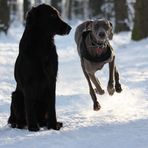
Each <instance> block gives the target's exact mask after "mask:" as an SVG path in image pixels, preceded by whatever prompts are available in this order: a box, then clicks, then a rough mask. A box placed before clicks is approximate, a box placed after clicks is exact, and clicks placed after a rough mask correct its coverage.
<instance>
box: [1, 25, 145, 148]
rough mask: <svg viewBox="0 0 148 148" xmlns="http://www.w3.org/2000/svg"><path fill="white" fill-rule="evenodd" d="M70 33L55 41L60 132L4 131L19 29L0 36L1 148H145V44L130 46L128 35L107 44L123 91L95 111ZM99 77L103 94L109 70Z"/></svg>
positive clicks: (104, 99) (102, 99)
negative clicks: (57, 59)
mask: <svg viewBox="0 0 148 148" xmlns="http://www.w3.org/2000/svg"><path fill="white" fill-rule="evenodd" d="M74 29H75V27H74V28H73V30H72V32H71V34H70V35H69V36H64V37H60V36H56V45H57V52H58V54H59V72H58V80H57V118H58V120H59V121H62V122H63V123H64V127H63V128H62V129H61V130H60V131H54V130H45V129H42V130H41V131H39V132H29V131H27V130H19V129H12V128H9V127H8V125H7V119H8V116H9V108H10V102H11V99H10V96H11V92H12V91H13V90H14V89H15V81H14V77H13V69H14V62H15V59H16V56H17V54H18V43H19V39H20V37H21V35H22V32H23V27H22V26H21V25H19V24H14V25H13V26H12V27H11V29H10V30H9V33H8V36H5V35H4V34H0V148H14V147H18V148H20V147H21V148H42V147H44V148H48V147H50V148H81V147H84V148H95V147H98V148H119V147H120V148H148V94H147V91H148V39H144V40H142V41H139V42H134V41H131V40H130V36H131V33H130V32H125V33H120V34H118V35H114V39H113V41H112V42H111V44H112V46H113V47H114V48H115V49H116V55H117V56H116V63H117V66H118V69H119V73H120V80H121V83H122V87H123V92H122V93H121V94H116V93H115V94H114V96H109V95H108V94H107V91H106V94H105V95H104V96H99V95H98V100H99V102H100V104H101V106H102V108H101V110H100V111H98V112H95V111H93V108H92V100H91V98H90V96H89V91H88V85H87V82H86V80H85V78H84V76H83V73H82V70H81V66H80V61H79V57H78V55H77V51H76V45H75V43H74ZM97 76H98V77H99V78H100V80H101V82H102V86H103V87H104V88H105V90H106V87H107V81H108V65H106V66H105V67H104V68H103V70H101V71H99V72H97Z"/></svg>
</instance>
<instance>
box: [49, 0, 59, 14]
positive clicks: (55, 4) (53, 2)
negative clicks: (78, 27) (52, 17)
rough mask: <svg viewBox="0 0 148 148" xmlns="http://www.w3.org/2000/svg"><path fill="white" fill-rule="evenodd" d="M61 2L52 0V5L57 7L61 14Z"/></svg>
mask: <svg viewBox="0 0 148 148" xmlns="http://www.w3.org/2000/svg"><path fill="white" fill-rule="evenodd" d="M60 4H61V0H51V5H52V6H53V7H55V8H56V9H57V10H58V11H59V12H61V7H60Z"/></svg>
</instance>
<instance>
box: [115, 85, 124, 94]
mask: <svg viewBox="0 0 148 148" xmlns="http://www.w3.org/2000/svg"><path fill="white" fill-rule="evenodd" d="M115 89H116V92H117V93H120V92H121V91H122V87H121V84H120V83H118V84H116V85H115Z"/></svg>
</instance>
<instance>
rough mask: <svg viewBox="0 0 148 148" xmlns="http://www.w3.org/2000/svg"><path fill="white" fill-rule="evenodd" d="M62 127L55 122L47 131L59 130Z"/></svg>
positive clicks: (60, 123) (61, 124)
mask: <svg viewBox="0 0 148 148" xmlns="http://www.w3.org/2000/svg"><path fill="white" fill-rule="evenodd" d="M62 127H63V123H62V122H56V123H55V124H52V125H48V127H47V128H48V129H54V130H60V129H61V128H62Z"/></svg>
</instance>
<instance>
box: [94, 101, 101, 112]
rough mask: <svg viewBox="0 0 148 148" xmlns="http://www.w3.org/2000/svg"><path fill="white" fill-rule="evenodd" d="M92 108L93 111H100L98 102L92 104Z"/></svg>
mask: <svg viewBox="0 0 148 148" xmlns="http://www.w3.org/2000/svg"><path fill="white" fill-rule="evenodd" d="M93 108H94V111H98V110H100V109H101V106H100V104H99V102H98V101H97V102H95V103H94V106H93Z"/></svg>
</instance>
